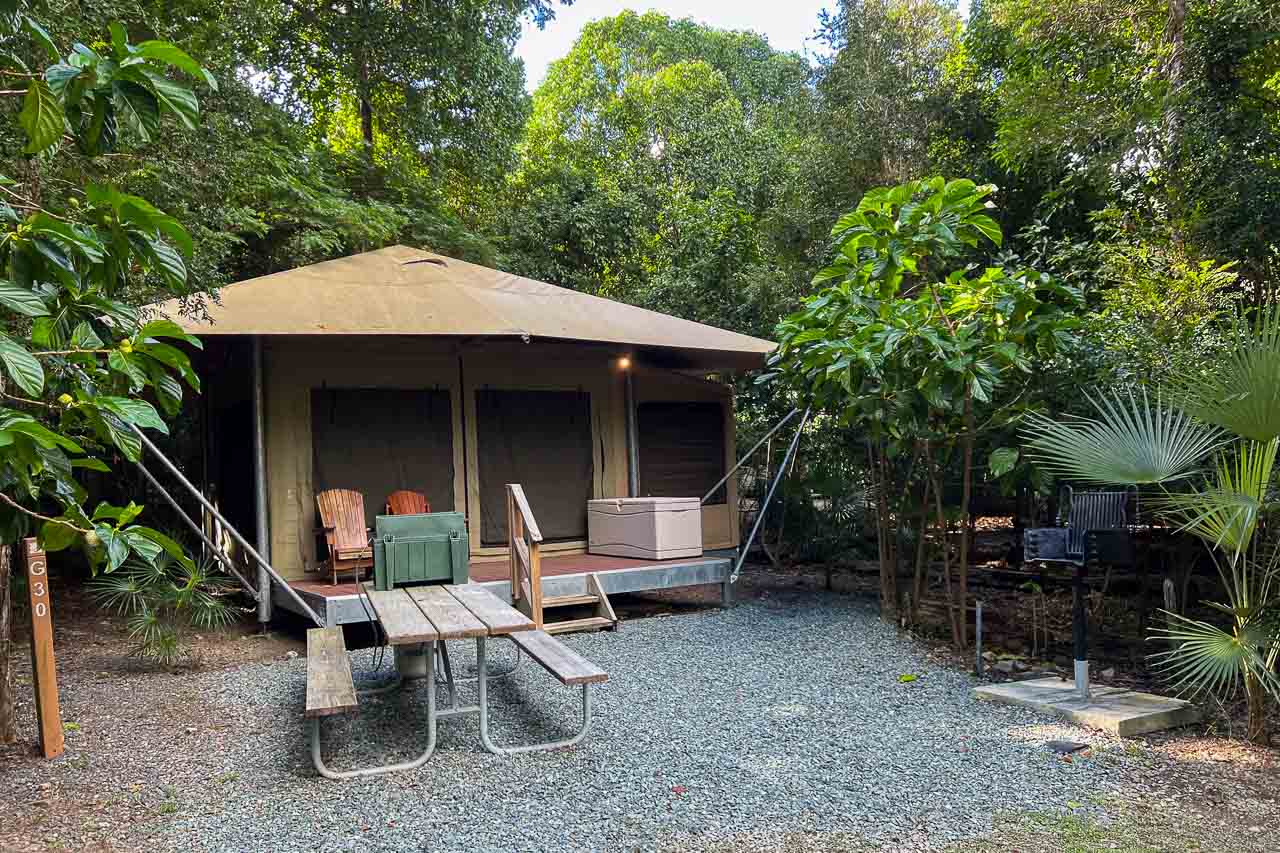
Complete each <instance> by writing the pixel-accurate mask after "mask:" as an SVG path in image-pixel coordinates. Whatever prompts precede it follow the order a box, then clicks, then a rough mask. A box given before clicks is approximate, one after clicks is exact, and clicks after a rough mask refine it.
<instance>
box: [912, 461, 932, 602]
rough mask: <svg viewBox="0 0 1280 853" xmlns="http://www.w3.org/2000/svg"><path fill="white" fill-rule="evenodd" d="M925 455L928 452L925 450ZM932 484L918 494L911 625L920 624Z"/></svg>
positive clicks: (926, 484)
mask: <svg viewBox="0 0 1280 853" xmlns="http://www.w3.org/2000/svg"><path fill="white" fill-rule="evenodd" d="M925 452H926V453H928V452H929V451H928V450H927V449H926V450H925ZM931 488H932V483H931V482H930V481H929V480H927V479H926V480H925V482H924V491H923V492H921V493H920V524H919V527H918V530H919V533H918V535H917V539H916V568H915V575H914V577H912V579H911V624H912V625H918V624H920V599H921V598H922V597H924V579H925V575H926V570H927V567H928V565H929V561H928V559H927V558H928V552H929V549H928V547H927V541H926V540H928V538H929V492H930V489H931Z"/></svg>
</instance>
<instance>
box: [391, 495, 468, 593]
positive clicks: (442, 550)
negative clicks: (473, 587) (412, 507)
mask: <svg viewBox="0 0 1280 853" xmlns="http://www.w3.org/2000/svg"><path fill="white" fill-rule="evenodd" d="M470 559H471V544H470V542H468V540H467V522H466V518H465V517H464V516H463V514H462V513H460V512H430V513H427V514H425V515H380V516H378V518H377V521H375V523H374V537H373V584H374V587H375V588H376V589H391V588H393V587H396V586H400V585H401V584H409V583H421V582H423V581H443V582H445V583H466V582H467V578H468V563H469V562H470Z"/></svg>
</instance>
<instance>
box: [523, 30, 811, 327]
mask: <svg viewBox="0 0 1280 853" xmlns="http://www.w3.org/2000/svg"><path fill="white" fill-rule="evenodd" d="M808 78H809V68H808V66H807V65H806V63H805V62H804V60H803V59H801V58H800V57H799V56H796V55H794V54H787V53H781V52H779V51H775V50H773V49H772V48H771V47H770V46H769V44H768V42H767V41H766V40H765V39H764V38H762V37H760V36H758V35H756V34H754V33H737V32H726V31H723V30H716V29H713V28H711V27H707V26H704V25H702V24H698V23H695V22H693V21H688V20H684V21H678V20H671V19H670V18H667V17H665V16H663V15H659V14H657V13H649V14H645V15H637V14H636V13H634V12H623V13H622V14H620V15H618V16H616V17H613V18H606V19H603V20H600V21H595V22H593V23H591V24H589V25H588V26H586V27H585V28H584V29H583V32H582V34H581V36H579V38H578V40H577V42H576V43H575V44H574V47H573V49H572V50H571V51H570V52H569V54H568V55H567V56H565V57H564V58H562V59H560V60H558V61H557V62H555V63H553V64H552V66H551V68H550V70H549V71H548V73H547V77H546V80H545V81H544V82H543V84H542V85H541V86H540V87H539V88H538V90H537V92H535V94H534V99H533V109H532V114H531V115H530V118H529V121H528V124H527V125H526V128H525V135H524V137H523V139H522V141H521V143H520V146H519V162H518V166H517V169H516V170H515V171H514V172H513V173H512V175H511V178H510V180H509V181H508V184H507V193H506V197H505V204H506V213H505V215H504V217H503V220H504V221H503V231H504V233H505V235H506V236H505V238H504V250H505V251H504V262H505V263H506V264H507V265H509V266H510V267H512V268H514V269H516V270H518V271H520V272H522V273H525V274H528V275H532V276H534V277H537V278H542V279H545V280H548V281H554V282H557V283H559V284H562V285H565V286H568V287H574V288H576V289H580V290H585V291H589V292H597V293H601V294H604V295H608V296H611V297H613V298H618V299H623V300H626V301H630V302H633V303H636V304H641V305H645V306H646V307H651V308H656V309H658V310H663V311H668V312H672V313H676V314H678V315H680V316H684V317H688V318H690V319H695V320H702V321H706V322H714V323H717V324H718V325H723V326H727V327H729V328H733V329H739V330H743V331H751V332H755V333H757V334H763V333H766V332H767V331H768V330H769V329H770V328H772V326H773V324H774V323H775V322H776V321H777V318H778V317H779V316H780V315H781V314H782V313H783V311H785V310H786V308H787V307H788V306H789V305H790V304H791V303H792V300H793V298H794V294H795V292H796V290H797V289H798V285H799V284H800V281H799V279H798V278H797V276H796V271H797V270H798V269H799V267H798V266H793V265H792V264H791V263H790V262H791V261H792V260H793V259H795V258H796V257H797V255H798V254H799V253H801V252H803V251H804V250H807V248H808V245H809V241H810V236H809V235H808V234H807V231H806V230H805V229H804V228H797V227H795V226H794V224H793V219H792V216H791V213H790V212H791V211H792V210H793V209H795V208H794V207H793V206H792V205H791V203H790V198H789V196H788V188H789V187H792V186H794V185H795V183H796V180H795V179H796V172H797V170H798V169H799V168H800V166H799V165H798V164H800V163H802V162H803V157H802V153H803V149H804V147H805V144H806V143H805V140H806V139H807V130H806V127H807V125H809V124H810V123H811V122H810V121H809V120H808V116H809V115H810V113H809V110H810V108H811V95H810V92H809V90H808V88H807V86H806V83H807V81H808ZM797 231H799V232H804V233H800V234H799V235H797V233H796V232H797Z"/></svg>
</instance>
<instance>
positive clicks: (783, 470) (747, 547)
mask: <svg viewBox="0 0 1280 853" xmlns="http://www.w3.org/2000/svg"><path fill="white" fill-rule="evenodd" d="M809 411H810V410H809V409H805V410H804V416H803V417H801V418H800V426H798V427H796V434H795V436H794V437H792V439H791V446H790V447H788V448H787V455H786V456H784V457H782V464H781V465H779V466H778V473H777V474H775V475H774V477H773V482H772V483H770V484H769V492H768V494H766V495H765V496H764V502H763V503H762V504H760V511H759V512H757V513H756V523H755V524H753V525H752V526H751V535H750V536H748V537H747V541H746V544H744V545H743V546H742V553H741V554H739V555H738V562H737V564H736V565H735V566H734V567H733V574H731V575H730V576H729V583H737V580H738V574H739V573H740V572H741V571H742V564H743V563H744V562H746V559H747V554H748V553H749V552H750V551H751V543H752V542H754V541H755V539H756V534H757V533H759V532H760V524H761V523H762V522H763V521H764V516H765V513H767V512H768V511H769V502H770V501H772V500H773V493H774V491H776V490H777V488H778V484H779V483H781V482H782V478H783V477H785V476H786V474H787V465H788V463H790V462H791V457H792V456H794V455H795V452H796V448H797V447H798V446H799V445H800V436H801V435H802V434H803V433H804V425H805V424H806V423H808V421H809ZM788 417H790V416H788Z"/></svg>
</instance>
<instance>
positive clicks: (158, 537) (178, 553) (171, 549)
mask: <svg viewBox="0 0 1280 853" xmlns="http://www.w3.org/2000/svg"><path fill="white" fill-rule="evenodd" d="M128 533H129V536H130V538H132V537H134V536H145V537H146V538H147V539H150V540H151V541H152V542H154V543H156V544H157V545H159V546H160V547H161V548H163V549H164V551H165V553H166V554H168V555H169V556H171V557H173V558H174V559H176V560H177V561H178V562H179V563H181V564H182V565H184V566H186V567H187V568H194V564H193V563H192V562H191V558H190V557H188V556H187V552H186V551H185V550H183V547H182V546H181V545H179V544H178V543H177V542H175V541H174V540H173V539H171V538H169V537H168V536H166V535H165V534H163V533H161V532H160V531H159V530H153V529H152V528H150V527H143V526H142V525H134V526H133V527H130V528H129V530H128Z"/></svg>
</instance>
